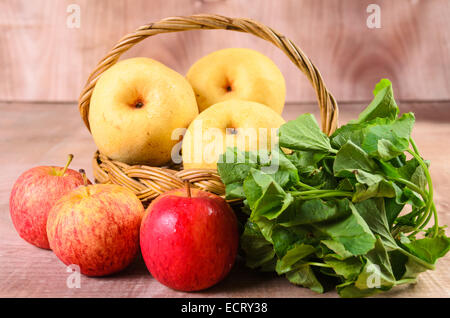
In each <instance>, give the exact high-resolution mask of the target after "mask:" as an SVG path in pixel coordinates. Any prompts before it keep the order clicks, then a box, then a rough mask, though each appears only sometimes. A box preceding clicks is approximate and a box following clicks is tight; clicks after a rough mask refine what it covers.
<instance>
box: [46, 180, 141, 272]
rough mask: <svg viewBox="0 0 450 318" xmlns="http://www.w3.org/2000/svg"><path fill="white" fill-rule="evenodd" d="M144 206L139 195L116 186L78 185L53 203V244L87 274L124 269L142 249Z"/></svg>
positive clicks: (66, 260) (50, 230)
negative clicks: (141, 235)
mask: <svg viewBox="0 0 450 318" xmlns="http://www.w3.org/2000/svg"><path fill="white" fill-rule="evenodd" d="M143 214H144V207H143V206H142V203H141V201H139V199H138V198H137V196H136V195H135V194H134V193H133V192H132V191H131V190H128V189H126V188H124V187H121V186H119V185H114V184H95V185H87V186H83V187H79V188H77V189H75V190H73V191H72V192H70V193H68V194H66V195H65V196H63V197H62V198H61V199H60V200H59V201H58V202H56V204H55V205H54V206H53V208H52V210H51V211H50V213H49V216H48V221H47V233H48V240H49V243H50V247H51V249H52V250H53V252H54V253H55V254H56V256H57V257H58V258H59V259H60V260H61V261H62V262H63V263H64V264H66V265H72V264H74V265H78V266H79V267H80V272H81V273H82V274H85V275H88V276H105V275H110V274H113V273H116V272H119V271H121V270H122V269H124V268H125V267H127V266H128V265H129V264H130V263H131V262H132V261H133V259H134V258H135V256H136V254H137V252H138V250H139V227H140V224H141V220H142V216H143Z"/></svg>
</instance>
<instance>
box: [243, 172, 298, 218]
mask: <svg viewBox="0 0 450 318" xmlns="http://www.w3.org/2000/svg"><path fill="white" fill-rule="evenodd" d="M244 193H245V196H246V197H247V202H248V204H249V206H250V209H251V210H252V214H251V216H250V218H255V217H258V216H264V217H266V218H267V219H269V220H271V219H274V218H276V217H277V216H278V215H280V214H281V213H282V212H283V211H284V210H286V208H287V207H288V206H289V205H290V204H291V203H292V201H293V197H292V195H291V194H290V193H286V192H285V191H284V190H283V188H282V187H281V186H280V185H279V184H278V183H276V182H275V181H274V180H273V179H272V177H271V176H270V175H267V174H265V173H264V172H261V171H259V170H256V169H253V168H252V169H251V170H250V174H249V175H248V176H247V178H246V179H245V181H244Z"/></svg>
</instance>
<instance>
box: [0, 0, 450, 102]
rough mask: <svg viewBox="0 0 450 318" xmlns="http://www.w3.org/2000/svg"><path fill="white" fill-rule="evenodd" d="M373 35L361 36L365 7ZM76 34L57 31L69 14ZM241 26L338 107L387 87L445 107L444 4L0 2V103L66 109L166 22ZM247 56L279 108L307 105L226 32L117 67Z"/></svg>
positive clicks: (172, 41)
mask: <svg viewBox="0 0 450 318" xmlns="http://www.w3.org/2000/svg"><path fill="white" fill-rule="evenodd" d="M374 2H375V3H377V4H379V5H380V7H381V28H380V29H369V28H367V26H366V19H367V17H368V15H369V14H368V13H367V12H366V8H367V6H368V5H369V4H370V3H374ZM72 3H76V4H79V5H80V8H81V27H80V28H79V29H76V28H74V29H70V28H67V26H66V19H67V17H68V16H69V13H67V12H66V9H67V6H68V5H69V4H72ZM196 13H217V14H221V15H226V16H231V17H249V18H253V19H255V20H257V21H259V22H261V23H264V24H266V25H268V26H270V27H272V28H274V29H276V30H277V31H279V32H281V33H282V34H284V35H285V36H287V37H289V38H290V39H292V40H293V41H294V43H296V44H297V45H298V46H299V47H300V48H301V49H302V50H303V51H304V52H305V53H306V54H307V55H308V56H309V57H310V58H311V59H312V61H313V62H314V63H315V65H316V66H317V67H318V68H319V70H320V71H321V73H322V75H323V78H324V80H325V83H326V84H327V86H328V87H329V89H330V90H331V92H332V93H333V94H334V95H335V97H336V98H337V100H338V101H359V100H367V99H369V98H370V92H371V90H372V88H373V86H374V84H375V83H376V82H377V81H378V80H379V79H380V78H382V77H387V78H390V79H391V80H392V81H393V83H394V86H395V92H396V96H397V98H398V99H400V100H449V99H450V19H448V17H449V16H450V2H449V1H447V0H396V1H387V0H378V1H371V0H361V1H353V0H342V1H340V0H280V1H270V0H248V1H242V0H226V1H225V0H154V1H146V0H133V1H127V0H116V1H108V0H96V1H89V0H77V1H72V0H34V1H27V0H3V1H1V2H0V78H1V79H2V81H0V100H3V101H8V100H11V101H75V100H76V99H77V98H78V95H79V93H80V91H81V88H82V86H83V84H84V83H85V81H86V79H87V76H88V75H89V73H90V72H91V71H92V70H93V68H94V67H95V65H96V64H97V62H98V61H99V60H100V59H101V58H102V57H103V56H104V54H106V52H108V51H109V49H110V48H111V47H112V46H113V45H114V44H115V43H116V42H117V41H118V40H119V39H120V38H121V37H122V36H123V35H125V34H127V33H129V32H131V31H133V30H135V29H136V28H137V27H139V26H140V25H143V24H146V23H149V22H152V21H158V20H160V19H162V18H165V17H169V16H176V15H190V14H196ZM226 47H248V48H253V49H256V50H259V51H260V52H262V53H264V54H266V55H267V56H269V57H270V58H272V59H273V60H274V61H275V62H276V64H277V65H278V66H279V67H280V69H281V70H282V72H283V74H284V75H285V77H286V79H287V92H288V93H287V100H288V101H289V102H296V101H314V100H315V96H314V91H313V90H312V89H311V87H310V85H309V83H308V81H307V79H306V78H304V77H303V75H302V74H301V73H300V72H299V71H298V70H297V69H296V68H295V67H294V66H293V65H292V64H291V62H290V61H289V60H288V58H287V57H286V56H284V55H283V53H282V52H280V51H279V50H278V49H277V48H275V47H273V46H272V45H271V44H269V43H266V42H265V41H263V40H260V39H257V38H255V37H252V36H249V35H246V34H239V33H237V32H230V31H190V32H182V33H174V34H165V35H163V36H158V37H155V38H151V39H148V40H146V41H144V42H143V43H141V44H140V45H138V46H137V47H135V48H133V49H132V50H131V51H130V52H128V53H127V54H126V55H125V56H124V58H127V57H132V56H148V57H152V58H155V59H157V60H159V61H161V62H163V63H165V64H166V65H168V66H169V67H172V68H174V69H175V70H177V71H178V72H180V73H182V74H185V73H186V71H187V70H188V68H189V66H190V65H191V64H192V63H193V62H194V61H196V60H197V59H198V58H200V57H202V56H203V55H205V54H207V53H209V52H212V51H214V50H217V49H220V48H226Z"/></svg>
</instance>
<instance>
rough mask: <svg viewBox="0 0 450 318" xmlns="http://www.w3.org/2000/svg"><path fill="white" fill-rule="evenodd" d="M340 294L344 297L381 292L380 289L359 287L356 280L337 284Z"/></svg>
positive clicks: (366, 295) (364, 295)
mask: <svg viewBox="0 0 450 318" xmlns="http://www.w3.org/2000/svg"><path fill="white" fill-rule="evenodd" d="M336 288H337V291H338V294H339V296H341V297H342V298H362V297H369V296H373V295H375V294H377V293H379V292H381V290H380V289H376V288H371V289H359V288H358V287H356V286H355V283H354V282H346V283H343V284H341V285H338V286H336Z"/></svg>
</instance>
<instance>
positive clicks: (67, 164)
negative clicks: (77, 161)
mask: <svg viewBox="0 0 450 318" xmlns="http://www.w3.org/2000/svg"><path fill="white" fill-rule="evenodd" d="M72 159H73V155H72V154H69V158H68V159H67V163H66V165H65V167H64V169H63V171H62V172H61V176H64V174H65V173H66V171H67V168H69V165H70V163H71V162H72Z"/></svg>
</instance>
